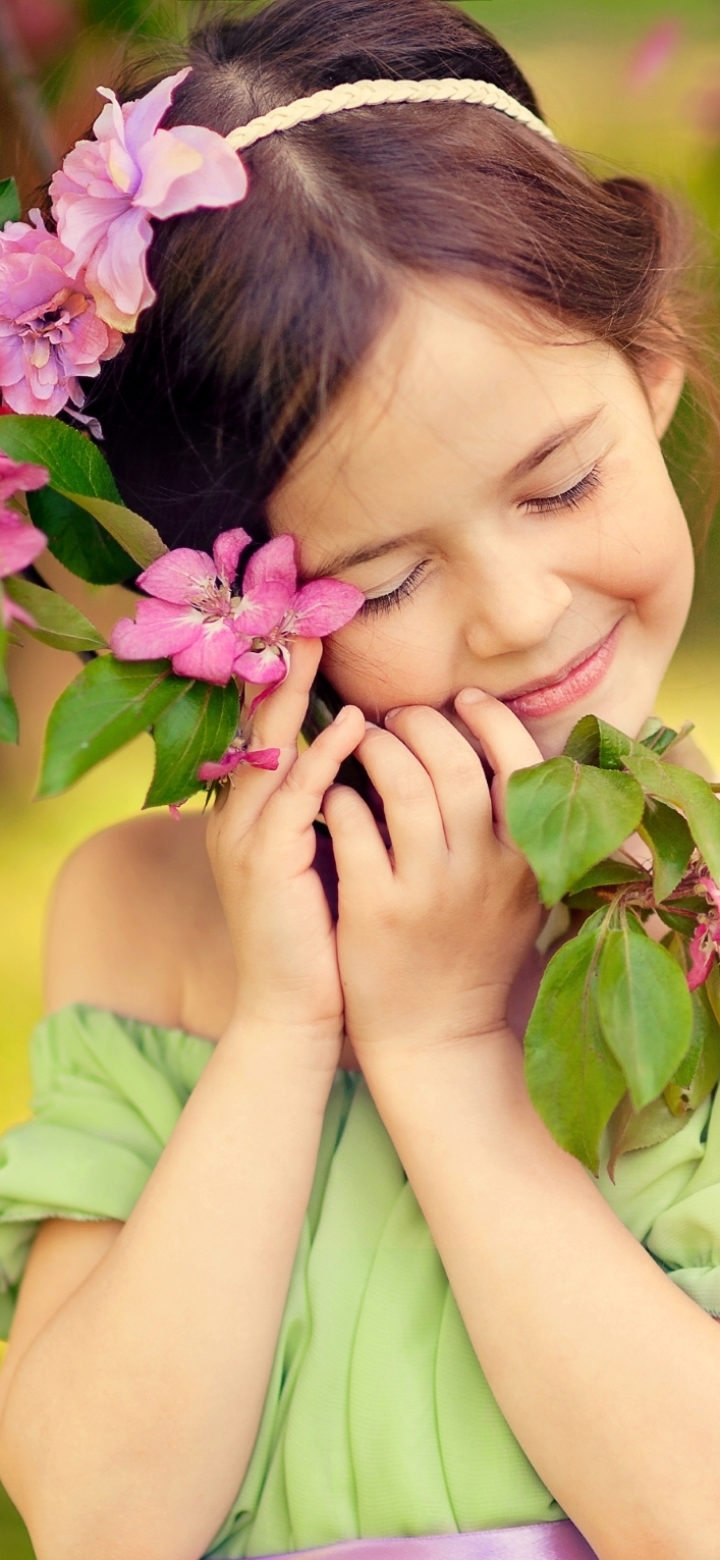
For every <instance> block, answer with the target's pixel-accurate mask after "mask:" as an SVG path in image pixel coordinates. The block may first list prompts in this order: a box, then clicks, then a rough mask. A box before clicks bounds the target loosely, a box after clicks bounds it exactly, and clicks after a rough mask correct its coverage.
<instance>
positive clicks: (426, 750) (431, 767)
mask: <svg viewBox="0 0 720 1560" xmlns="http://www.w3.org/2000/svg"><path fill="white" fill-rule="evenodd" d="M386 725H387V726H388V727H389V729H390V730H391V731H392V733H393V735H394V736H398V737H399V738H400V740H401V741H402V742H404V743H405V746H406V747H408V748H409V749H410V751H411V753H414V754H415V757H416V758H417V759H419V761H420V763H421V764H422V765H423V767H424V768H425V769H426V770H427V772H428V774H429V776H430V779H431V780H432V783H433V787H434V789H435V795H436V797H437V801H438V806H439V808H440V815H441V818H442V822H443V828H444V831H445V838H446V841H447V845H448V849H449V850H451V851H453V852H454V853H456V854H457V855H458V856H460V855H462V856H463V857H465V856H466V855H467V854H468V853H473V854H474V853H475V852H477V849H478V846H479V844H480V843H481V841H482V839H483V837H484V836H485V835H486V834H487V833H488V832H489V831H490V830H491V829H492V805H491V801H490V791H489V789H488V783H487V780H486V778H485V771H484V769H483V767H482V764H481V762H480V759H479V758H478V756H477V754H476V753H475V751H474V749H473V748H472V747H471V746H470V743H469V742H468V741H467V739H466V738H465V737H463V736H462V734H461V732H459V731H457V730H456V729H455V727H454V726H452V725H451V724H450V722H449V721H448V720H447V719H446V717H445V716H444V715H441V714H440V713H439V711H438V710H433V709H430V708H429V707H427V706H423V705H415V706H413V705H409V706H408V707H407V708H406V709H401V710H394V711H393V712H392V714H391V715H388V716H386Z"/></svg>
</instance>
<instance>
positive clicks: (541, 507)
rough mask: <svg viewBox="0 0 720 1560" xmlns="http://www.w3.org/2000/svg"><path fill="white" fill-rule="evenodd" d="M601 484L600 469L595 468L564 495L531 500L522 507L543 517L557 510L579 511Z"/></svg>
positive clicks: (553, 494)
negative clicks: (584, 500) (584, 501)
mask: <svg viewBox="0 0 720 1560" xmlns="http://www.w3.org/2000/svg"><path fill="white" fill-rule="evenodd" d="M600 483H601V477H600V467H599V466H593V468H592V471H589V472H588V473H587V476H585V477H582V478H581V480H580V481H579V482H576V483H575V485H574V487H571V488H567V489H566V491H565V492H564V493H551V494H549V495H548V496H547V497H546V498H529V499H527V500H526V501H525V503H524V504H523V505H522V507H523V509H528V510H531V511H533V512H535V513H537V514H541V515H547V514H553V513H554V511H555V510H557V509H579V507H580V505H581V503H582V502H583V499H585V498H588V497H589V495H590V493H594V492H596V490H597V489H598V488H599V486H600Z"/></svg>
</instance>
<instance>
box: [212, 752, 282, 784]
mask: <svg viewBox="0 0 720 1560" xmlns="http://www.w3.org/2000/svg"><path fill="white" fill-rule="evenodd" d="M279 763H280V749H279V748H256V750H255V752H248V751H247V749H245V748H242V747H231V748H229V749H228V751H227V753H226V754H225V756H224V758H221V759H220V762H219V764H201V765H200V768H199V769H198V780H205V781H207V782H208V784H209V783H210V782H211V781H213V780H227V778H228V776H229V775H233V774H234V773H235V770H236V769H238V768H239V766H240V764H252V767H253V769H270V770H272V771H273V773H274V771H275V770H276V769H277V767H278V764H279Z"/></svg>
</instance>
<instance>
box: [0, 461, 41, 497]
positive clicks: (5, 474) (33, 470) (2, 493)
mask: <svg viewBox="0 0 720 1560" xmlns="http://www.w3.org/2000/svg"><path fill="white" fill-rule="evenodd" d="M49 481H50V473H49V471H46V470H45V467H44V466H31V464H30V462H29V461H27V460H11V459H10V456H9V455H3V454H2V451H0V504H4V503H5V500H6V498H12V497H13V496H14V495H15V493H34V492H36V490H37V489H38V488H41V487H46V485H47V483H48V482H49Z"/></svg>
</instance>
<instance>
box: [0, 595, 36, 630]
mask: <svg viewBox="0 0 720 1560" xmlns="http://www.w3.org/2000/svg"><path fill="white" fill-rule="evenodd" d="M13 623H24V624H25V627H26V628H35V626H36V625H35V619H34V618H33V617H31V616H30V613H29V612H26V611H25V608H24V607H19V606H18V605H17V602H15V601H11V599H10V597H9V596H6V595H5V592H4V591H3V590H0V627H2V628H10V627H11V626H12V624H13Z"/></svg>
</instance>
